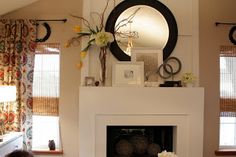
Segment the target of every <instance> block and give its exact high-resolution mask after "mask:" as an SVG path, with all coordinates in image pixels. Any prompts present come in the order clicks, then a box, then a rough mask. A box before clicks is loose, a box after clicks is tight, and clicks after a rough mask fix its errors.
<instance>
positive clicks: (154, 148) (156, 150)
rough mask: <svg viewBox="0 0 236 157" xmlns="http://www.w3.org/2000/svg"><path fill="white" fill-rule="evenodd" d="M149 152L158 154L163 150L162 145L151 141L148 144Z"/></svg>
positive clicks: (151, 154) (152, 154)
mask: <svg viewBox="0 0 236 157" xmlns="http://www.w3.org/2000/svg"><path fill="white" fill-rule="evenodd" d="M147 152H148V154H149V155H150V156H157V154H158V153H160V152H161V147H160V146H159V144H156V143H151V144H149V145H148V148H147Z"/></svg>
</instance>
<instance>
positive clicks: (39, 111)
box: [33, 43, 60, 116]
mask: <svg viewBox="0 0 236 157" xmlns="http://www.w3.org/2000/svg"><path fill="white" fill-rule="evenodd" d="M59 46H60V45H59V44H58V43H41V44H38V45H37V48H36V55H35V67H34V82H33V114H34V115H41V116H58V115H59V50H60V49H59Z"/></svg>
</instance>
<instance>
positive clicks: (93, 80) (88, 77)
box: [84, 76, 95, 86]
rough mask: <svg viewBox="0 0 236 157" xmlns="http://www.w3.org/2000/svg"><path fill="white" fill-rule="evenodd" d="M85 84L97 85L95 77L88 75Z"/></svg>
mask: <svg viewBox="0 0 236 157" xmlns="http://www.w3.org/2000/svg"><path fill="white" fill-rule="evenodd" d="M84 83H85V86H94V85H95V78H94V77H91V76H87V77H85V79H84Z"/></svg>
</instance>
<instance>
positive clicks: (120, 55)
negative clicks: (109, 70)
mask: <svg viewBox="0 0 236 157" xmlns="http://www.w3.org/2000/svg"><path fill="white" fill-rule="evenodd" d="M147 9H149V10H147ZM127 10H131V13H126V12H127ZM139 10H140V11H139ZM153 10H154V11H153ZM142 12H143V14H142ZM155 12H156V13H155ZM124 13H126V16H124V17H123V14H124ZM132 14H133V19H132V22H130V23H131V24H132V27H135V28H133V29H134V30H135V32H138V34H139V35H140V34H143V36H145V38H142V39H143V41H141V40H140V38H141V37H140V36H139V37H138V38H139V39H137V43H139V44H140V43H143V44H144V43H145V42H146V43H147V41H148V39H147V37H150V39H151V40H152V41H153V42H156V44H157V45H158V46H156V47H157V49H163V60H165V59H167V58H168V57H169V56H170V54H171V53H172V51H173V49H174V48H175V45H176V42H177V38H178V29H177V23H176V20H175V17H174V16H173V14H172V12H171V11H170V10H169V8H167V7H166V6H165V5H164V4H162V3H161V2H159V1H157V0H145V1H140V0H124V1H122V2H121V3H120V4H118V5H117V6H116V7H115V8H114V9H113V10H112V12H111V13H110V15H109V17H108V19H107V22H106V26H105V31H107V32H111V33H112V34H113V35H114V38H115V40H114V42H112V43H111V45H110V51H111V52H112V54H113V55H114V56H115V57H116V58H117V59H118V60H119V61H130V60H131V57H130V54H128V53H126V52H125V51H124V49H123V48H122V46H121V44H120V42H122V41H121V40H120V39H117V37H116V33H117V30H116V29H117V27H116V26H117V23H120V21H122V20H123V19H125V18H129V15H130V16H131V15H132ZM139 14H140V15H141V14H142V15H141V16H142V20H143V23H145V20H144V17H145V15H146V18H148V20H149V21H150V20H153V21H152V22H151V23H152V24H149V26H148V25H147V26H140V24H136V26H137V27H138V26H139V27H140V28H142V29H139V30H136V29H137V27H136V26H135V23H134V21H135V20H134V19H140V18H141V17H140V16H139ZM151 14H156V15H155V16H156V17H154V18H153V17H152V16H151ZM121 16H122V17H121ZM139 21H140V20H139ZM158 22H159V23H160V22H161V23H162V24H161V26H157V27H152V26H153V23H155V24H157V23H158ZM129 28H131V27H130V26H129ZM144 30H147V31H149V32H145V31H144ZM141 31H142V33H141ZM150 31H152V32H151V33H150ZM158 31H159V32H160V33H157V32H158ZM163 32H165V33H163ZM143 36H142V37H143ZM158 38H159V39H158ZM160 38H163V39H160ZM149 43H150V42H149ZM142 47H145V46H144V45H142ZM149 47H150V44H149ZM151 47H154V46H151Z"/></svg>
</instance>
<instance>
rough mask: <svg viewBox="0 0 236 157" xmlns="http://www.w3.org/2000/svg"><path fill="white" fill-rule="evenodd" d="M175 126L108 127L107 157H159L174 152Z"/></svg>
mask: <svg viewBox="0 0 236 157" xmlns="http://www.w3.org/2000/svg"><path fill="white" fill-rule="evenodd" d="M173 128H174V126H107V157H154V156H155V157H157V153H159V152H161V151H163V150H166V151H171V152H172V151H173Z"/></svg>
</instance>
